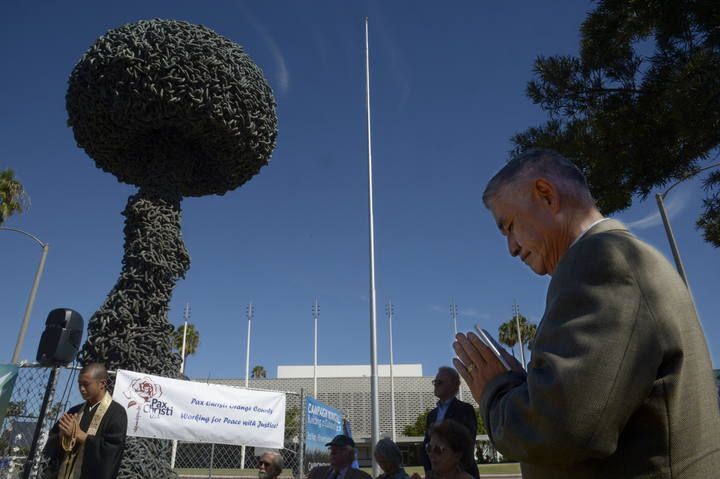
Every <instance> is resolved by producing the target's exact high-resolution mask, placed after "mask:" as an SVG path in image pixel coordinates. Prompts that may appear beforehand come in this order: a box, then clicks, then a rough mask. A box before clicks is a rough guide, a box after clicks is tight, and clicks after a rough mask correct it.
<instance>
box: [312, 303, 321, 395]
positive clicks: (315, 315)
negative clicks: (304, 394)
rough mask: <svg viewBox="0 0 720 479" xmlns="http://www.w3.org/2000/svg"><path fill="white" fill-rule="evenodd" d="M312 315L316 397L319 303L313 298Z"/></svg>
mask: <svg viewBox="0 0 720 479" xmlns="http://www.w3.org/2000/svg"><path fill="white" fill-rule="evenodd" d="M312 315H313V325H314V330H315V332H314V334H313V344H314V346H313V397H314V398H315V399H317V395H318V388H317V376H318V374H317V368H318V364H317V353H318V341H317V333H318V331H317V329H318V318H320V305H319V304H318V301H317V299H316V300H315V304H313V307H312Z"/></svg>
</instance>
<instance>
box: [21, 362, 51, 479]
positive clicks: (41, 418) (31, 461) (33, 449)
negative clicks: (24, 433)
mask: <svg viewBox="0 0 720 479" xmlns="http://www.w3.org/2000/svg"><path fill="white" fill-rule="evenodd" d="M57 371H58V367H57V366H54V367H53V368H52V369H51V370H50V377H48V382H47V387H46V388H45V397H43V402H42V406H40V414H39V415H38V420H37V424H36V425H35V433H34V434H33V440H32V445H31V446H30V453H29V454H28V458H27V461H25V468H24V470H23V479H28V478H29V477H30V473H31V472H32V470H33V469H35V468H37V462H38V442H39V439H40V433H41V432H42V430H43V423H44V422H45V415H46V413H47V408H48V404H50V401H52V399H53V396H54V395H55V385H56V383H57Z"/></svg>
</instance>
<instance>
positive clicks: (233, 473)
mask: <svg viewBox="0 0 720 479" xmlns="http://www.w3.org/2000/svg"><path fill="white" fill-rule="evenodd" d="M361 469H362V470H363V471H365V472H367V473H368V474H370V475H372V472H371V469H370V468H369V467H363V468H361ZM478 469H480V475H483V474H520V464H518V463H516V462H515V463H505V464H478ZM175 472H177V473H178V474H179V475H180V476H181V477H182V476H201V477H208V470H207V469H175ZM288 472H289V471H287V470H286V471H283V474H282V475H281V476H280V478H281V479H283V478H290V475H289V474H288ZM405 472H407V473H408V474H409V475H411V476H412V475H413V474H414V473H416V472H417V473H418V474H420V475H421V476H422V475H423V474H424V473H425V472H424V471H423V468H422V466H410V467H406V468H405ZM257 473H258V470H257V469H245V470H243V471H241V470H240V469H213V471H212V475H213V477H223V476H225V477H247V478H257Z"/></svg>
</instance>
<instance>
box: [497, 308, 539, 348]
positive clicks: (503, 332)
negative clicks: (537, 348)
mask: <svg viewBox="0 0 720 479" xmlns="http://www.w3.org/2000/svg"><path fill="white" fill-rule="evenodd" d="M517 321H518V322H519V323H520V334H522V345H521V347H522V346H524V345H527V346H528V349H532V341H533V339H535V333H536V332H537V325H536V324H535V323H530V322H528V320H527V318H526V317H525V316H523V315H522V314H520V315H519V316H518V320H517ZM517 330H518V328H517V324H516V322H515V318H511V319H510V320H509V321H508V322H506V323H503V324H501V325H500V327H499V328H498V334H499V339H500V342H501V343H503V344H505V345H507V346H509V347H510V348H511V350H512V354H513V356H515V348H514V346H515V345H516V344H517V342H518V337H517Z"/></svg>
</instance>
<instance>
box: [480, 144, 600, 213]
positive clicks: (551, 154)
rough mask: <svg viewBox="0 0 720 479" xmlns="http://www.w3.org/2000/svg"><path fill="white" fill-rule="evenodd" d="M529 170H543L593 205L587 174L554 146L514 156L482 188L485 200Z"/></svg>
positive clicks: (574, 195)
mask: <svg viewBox="0 0 720 479" xmlns="http://www.w3.org/2000/svg"><path fill="white" fill-rule="evenodd" d="M530 174H542V175H544V176H547V177H548V178H550V179H553V180H555V182H556V183H557V186H558V187H559V188H561V189H562V191H563V192H565V193H566V194H568V196H569V197H570V198H571V199H573V200H575V202H576V203H577V204H579V205H593V204H594V200H593V198H592V195H591V194H590V189H589V188H588V184H587V181H586V180H585V176H584V175H583V174H582V172H581V171H580V169H579V168H578V167H577V166H575V165H574V164H573V163H572V162H571V161H570V160H568V159H567V158H565V157H564V156H562V155H561V154H560V153H558V152H557V151H554V150H548V149H543V148H532V149H529V150H526V151H524V152H522V153H520V154H519V155H517V156H515V157H513V158H512V159H511V160H510V161H508V162H507V164H505V166H503V167H502V169H501V170H500V171H498V172H497V173H496V174H495V176H493V177H492V179H490V181H489V182H488V184H487V186H486V187H485V191H484V192H483V203H484V204H485V207H487V208H489V207H490V202H491V201H492V200H493V198H495V196H496V195H497V194H498V193H499V192H500V191H501V190H502V189H503V188H505V187H506V186H508V185H509V184H511V183H513V182H514V181H515V180H517V179H519V178H522V177H525V176H528V175H530Z"/></svg>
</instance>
